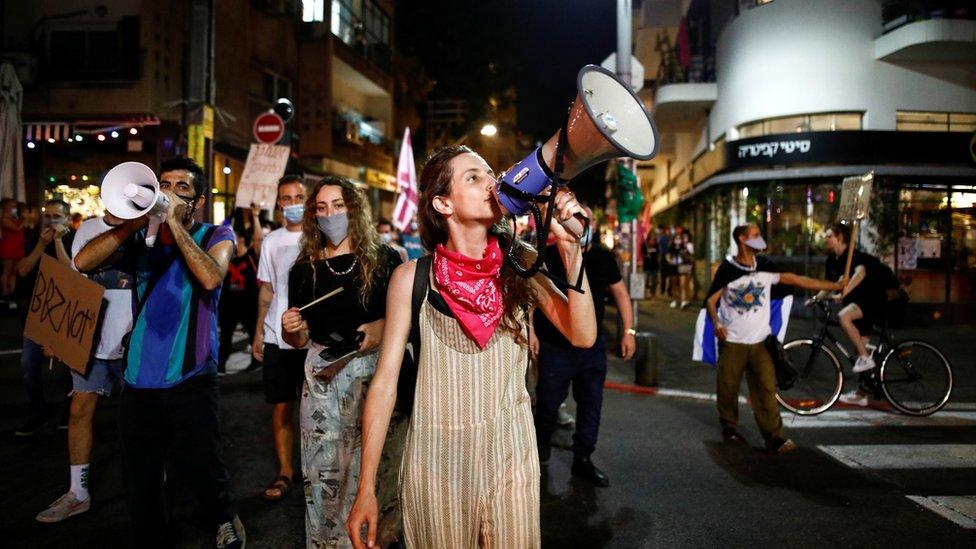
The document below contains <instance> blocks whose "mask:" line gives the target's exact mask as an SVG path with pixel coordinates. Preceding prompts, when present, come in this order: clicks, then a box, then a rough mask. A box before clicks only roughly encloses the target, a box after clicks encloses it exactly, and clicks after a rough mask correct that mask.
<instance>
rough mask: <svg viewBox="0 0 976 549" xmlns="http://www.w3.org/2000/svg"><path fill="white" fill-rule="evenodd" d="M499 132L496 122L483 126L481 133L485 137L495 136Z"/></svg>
mask: <svg viewBox="0 0 976 549" xmlns="http://www.w3.org/2000/svg"><path fill="white" fill-rule="evenodd" d="M497 133H498V127H496V126H495V125H494V124H485V125H484V126H482V127H481V135H483V136H485V137H494V136H495V134H497Z"/></svg>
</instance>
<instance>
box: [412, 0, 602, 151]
mask: <svg viewBox="0 0 976 549" xmlns="http://www.w3.org/2000/svg"><path fill="white" fill-rule="evenodd" d="M398 9H399V11H398V15H397V21H398V29H397V30H398V35H399V37H400V43H399V44H398V45H399V47H400V51H401V53H403V54H405V55H411V56H415V57H418V58H420V59H421V60H422V61H423V63H424V66H425V67H426V68H427V71H428V73H429V75H430V76H431V77H432V78H434V79H435V80H437V82H438V84H437V86H436V87H435V89H434V92H433V93H432V98H434V99H439V98H447V97H451V98H464V99H467V100H468V101H469V104H470V106H471V109H472V114H473V115H477V114H478V107H479V105H483V104H484V103H485V102H486V101H487V98H488V96H489V95H491V94H492V93H495V92H498V91H500V90H502V89H504V88H505V87H506V86H509V85H514V86H515V88H516V90H517V92H518V102H517V107H518V118H519V127H520V128H521V129H522V131H524V132H526V133H528V134H531V135H534V136H535V137H536V139H540V140H544V139H546V138H548V137H549V136H550V135H552V134H553V133H555V131H556V129H557V128H558V127H559V125H560V123H561V122H562V116H563V115H564V114H565V112H566V109H567V108H568V106H569V103H570V102H571V101H572V98H573V96H574V95H575V91H576V90H575V88H576V73H577V72H578V71H579V69H580V68H581V67H582V66H583V65H585V64H587V63H596V64H599V63H600V62H601V61H603V59H604V58H606V56H607V55H609V54H610V53H611V52H612V51H614V49H615V48H616V38H615V37H616V11H615V10H616V3H615V2H614V1H613V0H521V1H518V0H494V1H484V0H482V1H470V0H456V1H451V2H404V3H402V5H400V6H398ZM471 118H472V119H476V116H472V117H471Z"/></svg>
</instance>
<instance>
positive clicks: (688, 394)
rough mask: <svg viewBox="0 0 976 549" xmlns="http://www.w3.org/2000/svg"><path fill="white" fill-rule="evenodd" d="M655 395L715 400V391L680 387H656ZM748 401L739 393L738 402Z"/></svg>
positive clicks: (744, 402) (745, 402)
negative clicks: (686, 389) (707, 391)
mask: <svg viewBox="0 0 976 549" xmlns="http://www.w3.org/2000/svg"><path fill="white" fill-rule="evenodd" d="M654 394H655V395H657V396H665V397H675V398H690V399H692V400H710V401H712V402H715V400H716V396H715V393H701V392H698V391H683V390H681V389H658V390H657V392H655V393H654ZM748 402H749V401H748V400H746V397H744V396H742V395H739V404H747V403H748Z"/></svg>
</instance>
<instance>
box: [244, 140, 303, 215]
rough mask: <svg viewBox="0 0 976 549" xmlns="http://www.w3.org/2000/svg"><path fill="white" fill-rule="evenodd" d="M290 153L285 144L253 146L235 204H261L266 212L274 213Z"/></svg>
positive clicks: (247, 206)
mask: <svg viewBox="0 0 976 549" xmlns="http://www.w3.org/2000/svg"><path fill="white" fill-rule="evenodd" d="M290 152H291V149H290V148H289V147H286V146H284V145H258V144H252V145H251V150H250V151H249V152H248V153H247V163H246V164H245V165H244V173H243V174H241V181H240V183H238V184H237V196H236V198H235V199H234V203H235V204H236V205H237V207H238V208H250V207H251V204H259V205H261V209H263V210H269V211H271V210H274V207H275V200H276V198H277V194H278V179H280V178H281V176H283V175H285V167H286V166H287V165H288V155H289V154H290Z"/></svg>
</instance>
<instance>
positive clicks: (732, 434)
mask: <svg viewBox="0 0 976 549" xmlns="http://www.w3.org/2000/svg"><path fill="white" fill-rule="evenodd" d="M722 440H723V441H724V442H732V443H735V444H745V443H746V437H744V436H742V435H741V434H739V431H736V430H735V429H732V428H731V427H725V428H724V429H722Z"/></svg>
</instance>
